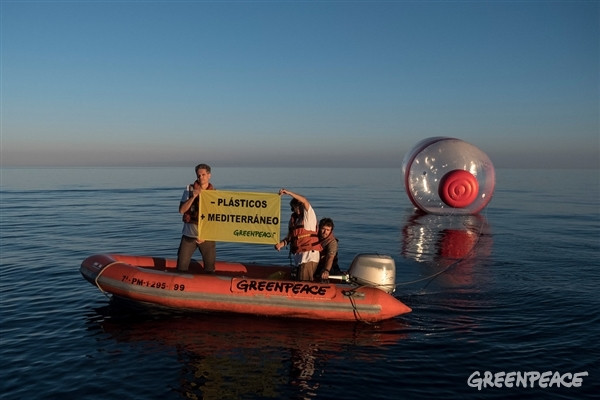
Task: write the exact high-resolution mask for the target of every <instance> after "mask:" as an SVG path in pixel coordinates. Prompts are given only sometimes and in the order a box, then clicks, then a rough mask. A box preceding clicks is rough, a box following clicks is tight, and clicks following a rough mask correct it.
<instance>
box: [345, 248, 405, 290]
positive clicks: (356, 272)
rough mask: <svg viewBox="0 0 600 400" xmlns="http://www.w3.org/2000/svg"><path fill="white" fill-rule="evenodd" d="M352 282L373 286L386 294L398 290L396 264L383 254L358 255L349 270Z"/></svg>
mask: <svg viewBox="0 0 600 400" xmlns="http://www.w3.org/2000/svg"><path fill="white" fill-rule="evenodd" d="M348 275H349V276H350V281H351V282H356V283H358V284H360V285H364V286H372V287H376V288H378V289H381V290H383V291H384V292H386V293H393V292H394V291H395V290H396V264H395V263H394V259H393V258H392V257H390V256H387V255H382V254H358V255H357V256H356V257H354V260H353V261H352V265H350V269H349V270H348Z"/></svg>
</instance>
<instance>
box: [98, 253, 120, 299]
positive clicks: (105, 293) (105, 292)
mask: <svg viewBox="0 0 600 400" xmlns="http://www.w3.org/2000/svg"><path fill="white" fill-rule="evenodd" d="M119 262H120V261H113V262H111V263H108V264H106V265H105V266H104V267H102V269H101V270H100V272H98V275H96V278H95V279H94V284H95V285H96V287H97V288H98V289H99V290H100V291H101V292H102V294H103V295H105V296H106V297H108V298H110V296H109V295H108V292H107V291H106V290H104V289H102V288H101V287H100V283H98V279H100V276H101V275H102V273H103V272H104V271H106V270H107V269H108V267H110V266H112V265H115V264H117V263H119Z"/></svg>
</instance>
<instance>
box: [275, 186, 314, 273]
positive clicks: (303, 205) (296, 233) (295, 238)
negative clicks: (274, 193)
mask: <svg viewBox="0 0 600 400" xmlns="http://www.w3.org/2000/svg"><path fill="white" fill-rule="evenodd" d="M284 194H287V195H288V196H291V197H292V200H291V201H290V207H291V208H292V216H291V218H290V222H289V225H288V234H287V236H286V237H285V238H284V239H283V240H281V241H280V242H278V243H277V244H276V245H275V249H276V250H277V251H279V250H280V249H281V248H282V247H284V246H286V245H288V244H289V245H290V252H291V253H292V254H293V256H294V264H295V265H296V266H297V267H298V279H299V280H301V281H312V280H314V275H315V271H316V270H317V265H318V264H319V256H320V251H321V250H322V247H321V245H320V244H319V236H318V231H317V215H316V214H315V211H314V210H313V208H312V206H311V205H310V203H309V202H308V200H307V199H306V197H304V196H301V195H299V194H297V193H294V192H292V191H290V190H286V189H281V190H279V195H280V196H281V195H284Z"/></svg>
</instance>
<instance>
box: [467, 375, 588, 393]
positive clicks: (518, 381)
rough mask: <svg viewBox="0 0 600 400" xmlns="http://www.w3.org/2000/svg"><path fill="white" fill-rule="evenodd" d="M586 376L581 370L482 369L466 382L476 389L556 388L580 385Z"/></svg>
mask: <svg viewBox="0 0 600 400" xmlns="http://www.w3.org/2000/svg"><path fill="white" fill-rule="evenodd" d="M584 376H588V373H587V371H583V372H576V373H571V372H566V373H564V374H563V373H560V372H558V371H545V372H538V371H527V372H521V371H511V372H503V371H500V372H496V373H492V372H491V371H484V372H483V375H482V374H481V373H480V372H479V371H475V372H473V373H472V374H471V375H470V376H469V379H467V384H468V385H469V386H470V387H473V388H477V390H481V389H486V388H528V387H529V388H534V387H540V388H542V389H545V388H558V387H567V388H570V387H574V388H578V387H581V385H582V384H583V377H584Z"/></svg>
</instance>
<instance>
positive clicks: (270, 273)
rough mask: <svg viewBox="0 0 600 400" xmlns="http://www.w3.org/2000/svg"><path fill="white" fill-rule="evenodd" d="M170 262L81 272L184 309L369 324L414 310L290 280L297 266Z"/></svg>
mask: <svg viewBox="0 0 600 400" xmlns="http://www.w3.org/2000/svg"><path fill="white" fill-rule="evenodd" d="M175 265H176V261H175V260H171V259H164V258H153V257H143V256H129V255H121V254H98V255H94V256H91V257H88V258H86V259H85V260H84V261H83V262H82V264H81V268H80V271H81V274H82V275H83V277H84V278H85V279H86V280H88V281H89V282H90V283H92V284H94V285H96V286H97V287H98V288H99V289H100V290H101V291H103V292H106V293H110V294H112V295H114V296H117V297H120V298H125V299H128V300H133V301H135V302H139V303H148V304H152V305H156V306H161V307H168V308H173V309H178V310H190V311H204V312H233V313H241V314H254V315H263V316H278V317H289V318H307V319H323V320H335V321H355V320H362V321H368V322H374V321H380V320H385V319H390V318H393V317H396V316H398V315H401V314H404V313H408V312H410V311H411V309H410V308H409V307H408V306H406V305H405V304H404V303H402V302H401V301H399V300H398V299H396V298H395V297H394V296H392V295H390V294H388V293H386V292H384V291H382V290H380V289H377V288H374V287H367V286H353V285H350V284H337V283H325V282H323V283H322V282H299V281H294V280H291V279H290V274H291V268H290V267H285V266H268V265H258V264H244V263H231V262H222V261H218V262H217V263H216V266H215V273H214V274H205V273H201V270H202V268H201V264H200V263H196V262H193V263H192V265H190V272H186V273H181V272H178V271H176V269H175Z"/></svg>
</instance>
